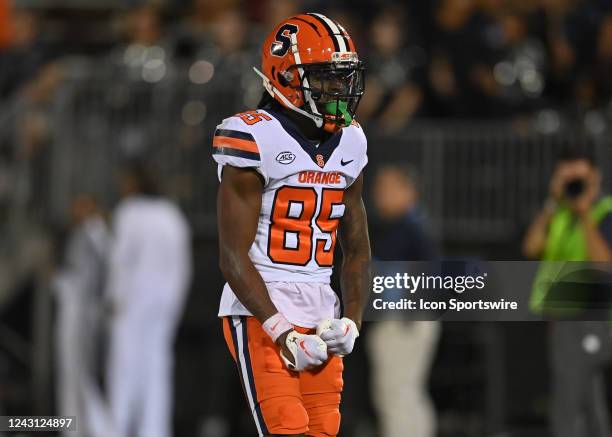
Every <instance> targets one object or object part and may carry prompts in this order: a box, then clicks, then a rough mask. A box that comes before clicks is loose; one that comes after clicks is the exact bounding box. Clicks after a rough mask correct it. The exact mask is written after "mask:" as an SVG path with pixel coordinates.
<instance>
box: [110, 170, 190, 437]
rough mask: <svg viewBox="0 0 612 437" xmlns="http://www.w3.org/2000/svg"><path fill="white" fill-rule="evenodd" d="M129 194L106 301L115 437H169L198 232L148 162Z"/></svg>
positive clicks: (128, 182) (124, 185)
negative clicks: (176, 347) (180, 330)
mask: <svg viewBox="0 0 612 437" xmlns="http://www.w3.org/2000/svg"><path fill="white" fill-rule="evenodd" d="M121 192H122V195H123V199H122V201H121V202H120V204H119V205H118V206H117V208H116V211H115V216H114V221H113V231H114V242H113V244H112V249H111V256H110V265H109V279H108V287H107V294H106V297H107V299H108V302H109V305H110V308H111V322H110V325H111V326H110V331H111V332H110V346H109V358H108V368H107V385H108V397H109V402H110V411H111V416H112V426H113V428H114V429H113V436H114V437H132V436H142V437H169V436H170V435H171V433H172V431H171V428H172V423H171V422H172V421H171V417H172V416H171V410H172V406H171V402H172V401H171V400H172V364H173V355H172V354H173V340H174V337H175V332H176V328H177V325H178V322H179V319H180V317H181V314H182V310H183V306H184V302H185V298H186V294H187V289H188V286H189V282H190V276H191V247H190V231H189V226H188V224H187V221H186V219H185V218H184V217H183V214H182V213H181V212H180V210H179V209H178V208H177V207H176V206H175V205H174V204H173V203H172V202H170V201H169V200H167V199H165V198H164V197H162V196H160V195H159V191H158V190H157V188H156V183H155V174H154V173H152V172H151V171H150V169H149V168H148V167H147V166H146V165H144V164H143V163H139V162H132V163H131V164H130V165H129V166H128V167H127V168H126V170H125V171H124V172H123V174H122V177H121Z"/></svg>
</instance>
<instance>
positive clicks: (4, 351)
mask: <svg viewBox="0 0 612 437" xmlns="http://www.w3.org/2000/svg"><path fill="white" fill-rule="evenodd" d="M296 11H297V12H301V11H321V12H324V13H326V14H328V15H330V16H332V17H334V19H336V20H338V21H340V22H341V23H343V24H344V26H345V27H346V28H347V30H348V31H349V33H350V34H351V35H352V36H353V38H354V39H355V40H356V42H357V47H358V50H359V53H360V57H361V58H362V59H363V60H364V61H365V62H366V64H367V66H368V71H367V76H366V77H367V79H368V82H367V90H368V94H372V95H374V97H372V98H368V99H369V101H366V100H365V99H364V101H363V102H362V106H361V108H360V109H361V111H362V113H360V114H359V120H360V121H361V123H362V124H363V125H364V128H365V130H366V132H367V133H368V139H369V157H370V165H369V166H368V167H367V169H366V172H365V177H366V185H367V188H368V189H369V181H370V180H371V176H372V175H373V174H374V172H375V170H376V168H377V166H379V165H380V164H383V163H385V162H400V161H406V162H409V163H411V164H413V165H414V166H415V167H416V168H417V169H418V170H419V173H420V176H421V187H422V202H423V205H424V207H425V209H426V211H427V214H428V217H429V221H430V224H431V227H432V229H433V230H434V233H435V235H436V237H437V238H438V240H439V241H440V243H441V246H442V248H443V253H444V255H445V256H448V257H458V256H461V257H466V256H467V257H475V258H481V259H489V260H517V259H521V255H520V247H519V242H520V239H521V237H522V233H523V231H524V230H525V228H526V226H527V224H528V223H529V220H530V219H531V217H532V216H533V214H534V213H535V212H536V211H537V210H538V209H539V208H540V206H541V204H542V202H543V201H544V199H545V198H546V195H547V190H548V178H549V177H550V174H551V171H552V166H553V162H554V157H555V155H556V154H557V153H558V152H559V150H561V149H562V148H563V147H564V146H566V145H571V144H576V143H581V142H587V141H588V142H589V143H592V144H593V145H594V146H595V148H596V150H597V153H598V158H599V163H600V166H601V168H602V170H603V173H604V176H605V179H606V184H607V187H610V170H612V168H611V166H612V146H611V144H610V135H609V132H610V119H611V117H612V106H611V104H610V103H611V98H612V2H610V1H606V0H600V1H597V0H591V1H586V0H585V1H579V0H533V1H530V2H523V1H518V0H516V1H504V0H441V1H418V0H413V1H405V2H391V1H388V2H383V1H365V0H353V1H350V2H349V1H326V2H320V1H282V2H281V1H263V0H260V1H253V0H252V1H249V2H241V1H237V0H236V1H231V0H230V1H228V0H226V1H212V0H194V1H193V2H191V1H187V0H184V1H171V0H168V1H166V2H158V3H143V2H137V1H130V2H128V1H122V2H120V1H94V0H87V1H79V0H71V1H69V0H64V1H62V0H55V1H50V0H49V1H43V0H39V1H35V0H31V1H21V2H20V1H12V2H11V1H7V0H0V228H1V231H0V406H2V408H3V409H4V410H5V413H6V414H49V413H50V412H52V411H53V403H54V402H53V391H54V384H53V364H52V363H53V343H52V338H51V334H50V333H51V332H52V330H51V326H52V324H53V315H54V308H53V307H54V302H53V297H52V296H51V293H50V291H49V280H50V278H51V277H52V274H53V271H54V269H55V267H56V266H57V264H58V263H59V262H60V260H61V255H62V247H63V242H64V239H65V236H66V233H67V232H68V208H69V204H70V202H71V200H72V199H73V198H74V196H75V195H77V194H79V193H83V192H86V193H91V194H93V195H95V196H96V197H97V198H98V199H100V201H101V203H102V204H103V205H105V207H106V208H108V209H109V210H110V209H111V208H112V206H113V205H114V204H115V202H116V200H117V189H116V184H115V174H116V171H117V169H118V167H119V165H120V163H121V162H123V161H124V160H125V159H126V158H129V157H134V156H146V157H148V158H150V159H152V160H154V161H155V162H157V164H158V168H159V169H160V174H159V178H160V180H161V181H162V182H163V186H164V188H165V191H166V192H167V193H168V195H169V196H171V197H172V198H173V199H175V200H176V201H177V202H178V203H179V204H180V205H181V207H182V208H183V210H184V211H185V212H186V213H187V215H188V217H189V220H190V223H191V225H192V227H193V230H194V257H195V267H196V268H195V278H194V281H193V286H192V290H191V294H190V298H189V302H188V305H187V309H186V312H185V315H184V319H183V321H182V324H181V328H180V332H179V335H178V338H177V341H176V360H177V361H176V403H175V428H176V431H177V435H180V436H200V435H204V434H203V429H204V428H206V427H211V426H213V427H214V426H219V427H221V428H218V429H219V430H220V431H219V432H218V435H220V436H221V435H223V434H222V431H223V429H224V427H226V428H227V427H229V428H230V429H231V431H232V434H231V435H232V436H245V435H251V433H252V426H251V422H250V421H251V419H250V417H249V415H248V413H247V411H246V404H245V402H244V401H243V399H242V394H241V390H240V388H239V383H238V378H237V377H236V374H235V368H234V366H233V364H232V362H231V360H230V356H229V354H228V353H227V351H226V346H225V344H224V342H223V339H222V336H221V330H220V322H219V321H218V319H217V318H216V312H217V306H218V299H219V296H220V291H221V288H222V285H223V279H222V277H221V275H220V272H219V270H218V268H217V241H216V224H215V220H216V218H215V195H216V185H217V180H216V174H215V173H216V172H215V170H216V167H215V165H214V163H213V161H212V159H211V157H210V144H211V136H212V133H213V131H214V127H215V126H216V125H217V124H218V123H219V122H220V121H221V120H222V119H223V118H225V117H227V116H230V115H232V114H234V113H235V112H238V111H241V110H245V109H248V108H252V107H253V106H254V105H255V104H256V103H257V101H258V100H259V97H260V96H261V92H262V90H261V84H260V80H259V79H258V78H257V76H256V75H255V73H254V72H253V71H252V70H251V67H252V66H253V65H255V66H257V65H259V50H260V46H259V45H260V43H261V41H262V40H263V38H264V37H265V35H266V33H267V32H268V31H269V30H270V29H271V28H272V26H273V25H274V24H276V23H277V22H278V21H280V20H281V19H283V18H285V17H286V16H289V15H290V14H292V13H294V12H296ZM365 200H366V204H367V205H368V207H370V205H371V199H370V194H369V192H367V191H366V194H365ZM371 219H372V220H376V217H375V215H373V214H371ZM546 329H547V325H545V324H520V323H505V324H492V323H488V324H487V323H454V324H453V323H449V324H445V325H444V327H443V334H442V338H441V343H440V347H439V351H438V354H437V357H436V361H435V364H434V368H433V371H432V375H431V378H430V387H431V391H432V393H433V397H434V401H435V404H436V407H437V409H438V411H439V420H440V423H439V428H440V436H481V435H494V434H495V433H499V432H502V431H507V432H510V433H514V434H511V435H518V436H525V437H527V436H530V435H537V436H541V435H544V433H545V432H546V431H545V430H546V423H545V421H546V409H547V402H548V387H547V385H548V383H547V381H548V375H549V371H548V363H547V357H546V344H545V338H546ZM366 331H367V326H366ZM365 335H367V332H366V334H365ZM363 349H364V348H357V352H356V353H354V354H352V355H351V356H350V357H348V358H347V359H346V364H347V365H346V368H347V371H346V374H345V379H346V391H345V395H344V399H345V400H344V403H343V417H344V422H343V427H344V428H343V430H344V434H343V435H349V436H355V437H367V436H374V435H376V434H375V423H376V418H375V417H374V413H373V411H372V407H371V405H370V402H369V394H368V384H367V381H368V373H367V372H368V366H367V357H366V356H365V352H364V350H363ZM207 429H208V430H209V431H210V428H207ZM213 429H214V428H213Z"/></svg>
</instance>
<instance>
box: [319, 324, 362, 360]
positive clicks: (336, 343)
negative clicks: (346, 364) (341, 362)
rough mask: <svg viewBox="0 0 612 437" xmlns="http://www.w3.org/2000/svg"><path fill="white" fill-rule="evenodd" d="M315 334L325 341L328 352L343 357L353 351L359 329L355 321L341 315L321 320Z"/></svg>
mask: <svg viewBox="0 0 612 437" xmlns="http://www.w3.org/2000/svg"><path fill="white" fill-rule="evenodd" d="M317 335H318V336H319V337H321V340H323V341H324V342H325V344H326V345H327V350H328V351H329V353H332V354H334V355H338V356H340V357H343V356H345V355H348V354H350V353H351V352H352V351H353V347H354V346H355V340H357V337H359V330H358V329H357V325H355V322H353V321H352V320H351V319H348V318H346V317H343V318H342V319H333V320H330V319H328V320H323V321H322V322H321V323H319V325H318V326H317Z"/></svg>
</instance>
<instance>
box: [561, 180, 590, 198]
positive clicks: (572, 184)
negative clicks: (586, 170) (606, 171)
mask: <svg viewBox="0 0 612 437" xmlns="http://www.w3.org/2000/svg"><path fill="white" fill-rule="evenodd" d="M585 189H586V183H585V181H584V179H581V178H576V179H572V180H570V181H569V182H568V183H566V184H565V189H564V191H565V197H566V198H567V199H576V198H578V197H580V195H581V194H582V193H584V190H585Z"/></svg>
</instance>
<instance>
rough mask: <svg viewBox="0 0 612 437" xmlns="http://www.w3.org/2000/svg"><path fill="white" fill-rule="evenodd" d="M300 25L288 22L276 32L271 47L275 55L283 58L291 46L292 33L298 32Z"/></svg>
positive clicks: (271, 51)
mask: <svg viewBox="0 0 612 437" xmlns="http://www.w3.org/2000/svg"><path fill="white" fill-rule="evenodd" d="M297 32H298V27H297V26H296V25H295V24H290V23H286V24H284V25H282V26H281V27H280V28H279V29H278V32H276V39H275V41H274V42H273V43H272V46H271V47H270V53H272V55H274V56H278V57H279V58H282V57H283V56H285V55H286V54H287V52H288V51H289V47H291V34H293V33H297Z"/></svg>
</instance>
